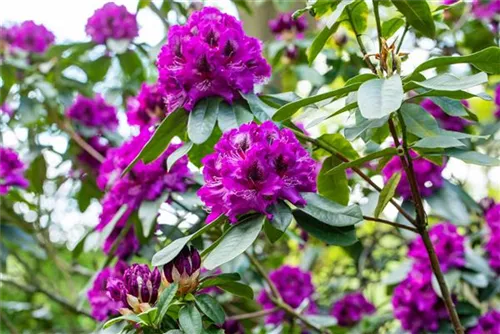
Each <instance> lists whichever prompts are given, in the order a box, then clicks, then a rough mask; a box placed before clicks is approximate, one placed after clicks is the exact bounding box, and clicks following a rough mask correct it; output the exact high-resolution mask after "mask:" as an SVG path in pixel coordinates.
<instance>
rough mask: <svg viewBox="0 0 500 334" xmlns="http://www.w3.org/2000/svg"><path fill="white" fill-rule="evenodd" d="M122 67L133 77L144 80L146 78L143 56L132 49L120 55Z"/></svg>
mask: <svg viewBox="0 0 500 334" xmlns="http://www.w3.org/2000/svg"><path fill="white" fill-rule="evenodd" d="M118 60H119V62H120V67H121V68H122V70H123V72H124V73H125V74H126V75H127V76H128V77H129V78H131V79H136V80H137V81H140V82H143V81H145V80H146V73H145V71H144V67H143V66H142V61H141V58H139V55H138V54H137V53H135V52H134V51H132V50H128V51H127V52H125V53H122V54H119V55H118Z"/></svg>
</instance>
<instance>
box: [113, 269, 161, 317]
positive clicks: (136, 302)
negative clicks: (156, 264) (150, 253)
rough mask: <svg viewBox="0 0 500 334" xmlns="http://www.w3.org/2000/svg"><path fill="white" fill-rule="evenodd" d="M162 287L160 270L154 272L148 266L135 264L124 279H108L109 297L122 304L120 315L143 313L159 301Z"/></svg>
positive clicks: (124, 275)
mask: <svg viewBox="0 0 500 334" xmlns="http://www.w3.org/2000/svg"><path fill="white" fill-rule="evenodd" d="M160 285H161V274H160V271H159V270H158V268H155V269H154V270H153V271H151V270H150V269H149V267H148V266H147V265H146V264H133V265H132V266H130V267H129V268H127V269H126V270H125V272H124V274H123V277H122V278H110V279H108V282H107V286H106V289H107V291H108V296H109V297H110V298H111V299H112V300H114V301H115V302H119V303H122V305H123V308H121V309H119V311H120V313H122V314H127V313H136V314H138V313H142V312H144V311H147V310H148V309H150V308H151V307H152V306H153V305H154V304H155V303H156V301H157V299H158V295H159V290H160Z"/></svg>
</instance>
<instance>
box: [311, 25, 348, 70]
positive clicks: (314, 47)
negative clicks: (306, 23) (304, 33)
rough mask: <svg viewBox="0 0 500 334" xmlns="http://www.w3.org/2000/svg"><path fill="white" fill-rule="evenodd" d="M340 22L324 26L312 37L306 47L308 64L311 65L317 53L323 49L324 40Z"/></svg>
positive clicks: (333, 31) (325, 40)
mask: <svg viewBox="0 0 500 334" xmlns="http://www.w3.org/2000/svg"><path fill="white" fill-rule="evenodd" d="M339 26H340V23H339V22H337V23H335V24H334V25H332V26H331V27H330V28H328V27H324V28H323V30H321V32H320V33H319V34H317V35H316V37H315V38H314V40H313V42H312V44H311V46H310V47H309V48H308V49H307V60H308V61H309V66H311V65H312V63H313V62H314V60H315V59H316V57H317V56H318V54H319V53H320V52H321V50H323V47H324V46H325V44H326V42H327V41H328V39H329V38H330V36H332V35H333V34H334V33H335V32H336V31H337V29H338V28H339Z"/></svg>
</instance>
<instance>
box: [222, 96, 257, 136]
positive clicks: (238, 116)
mask: <svg viewBox="0 0 500 334" xmlns="http://www.w3.org/2000/svg"><path fill="white" fill-rule="evenodd" d="M218 115H219V116H218V121H219V128H220V129H221V131H222V132H225V131H227V130H230V129H235V128H237V127H239V126H240V125H242V124H245V123H248V122H251V121H252V120H253V115H252V114H251V113H250V112H248V110H246V109H245V107H244V106H243V105H242V104H241V103H238V102H235V103H233V105H229V104H228V103H226V102H224V101H222V102H221V103H220V104H219V114H218Z"/></svg>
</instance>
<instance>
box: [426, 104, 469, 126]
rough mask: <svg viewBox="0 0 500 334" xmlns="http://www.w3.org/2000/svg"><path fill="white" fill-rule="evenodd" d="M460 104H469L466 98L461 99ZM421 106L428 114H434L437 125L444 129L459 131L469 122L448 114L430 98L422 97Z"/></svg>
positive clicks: (466, 105)
mask: <svg viewBox="0 0 500 334" xmlns="http://www.w3.org/2000/svg"><path fill="white" fill-rule="evenodd" d="M462 104H463V105H464V106H465V107H468V106H469V102H467V100H462ZM420 105H421V106H422V108H424V109H425V110H426V111H427V112H428V113H429V114H431V115H432V116H434V118H435V119H436V120H437V122H438V123H439V126H440V127H442V128H443V129H445V130H450V131H458V132H461V131H463V130H464V129H465V127H466V126H467V125H469V124H470V122H469V121H467V120H466V119H463V118H460V117H457V116H450V115H448V114H447V113H445V112H444V111H443V109H441V107H440V106H438V105H437V104H435V103H434V102H433V101H432V100H431V99H424V100H423V101H422V103H420Z"/></svg>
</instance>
